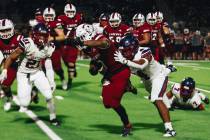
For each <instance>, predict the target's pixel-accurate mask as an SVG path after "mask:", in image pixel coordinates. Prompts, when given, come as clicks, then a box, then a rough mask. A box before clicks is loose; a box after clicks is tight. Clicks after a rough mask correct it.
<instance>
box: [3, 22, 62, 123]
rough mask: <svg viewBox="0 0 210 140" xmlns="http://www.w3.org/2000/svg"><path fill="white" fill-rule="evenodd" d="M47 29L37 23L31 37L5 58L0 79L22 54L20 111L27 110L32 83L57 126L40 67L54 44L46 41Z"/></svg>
mask: <svg viewBox="0 0 210 140" xmlns="http://www.w3.org/2000/svg"><path fill="white" fill-rule="evenodd" d="M48 37H49V33H48V29H47V27H46V26H45V25H44V24H43V23H38V24H37V25H36V26H34V28H33V30H32V38H23V39H22V40H21V41H20V43H19V47H17V48H16V49H15V51H14V52H13V53H12V54H11V55H10V56H9V57H8V58H7V59H6V61H5V63H4V67H3V71H2V73H1V75H0V81H1V82H3V81H4V80H5V79H6V78H7V76H8V75H9V73H8V68H9V67H10V65H11V64H12V63H13V62H14V61H15V60H17V59H18V58H20V57H21V56H23V59H22V61H21V63H20V65H19V67H18V72H17V92H18V99H19V102H20V110H19V111H20V112H25V111H27V106H29V104H30V100H31V90H32V85H33V84H34V85H35V86H36V87H37V88H38V89H39V91H40V92H41V93H42V94H43V96H44V97H45V98H46V102H47V107H48V109H49V112H50V122H51V124H52V125H55V126H58V125H59V124H60V123H59V121H58V120H57V119H56V114H55V105H54V102H53V95H52V92H53V91H52V90H51V86H50V83H49V81H48V79H47V78H46V76H45V74H44V72H43V71H42V69H41V61H42V60H43V59H49V58H50V57H51V55H52V53H53V51H54V50H55V47H54V44H52V43H49V42H48Z"/></svg>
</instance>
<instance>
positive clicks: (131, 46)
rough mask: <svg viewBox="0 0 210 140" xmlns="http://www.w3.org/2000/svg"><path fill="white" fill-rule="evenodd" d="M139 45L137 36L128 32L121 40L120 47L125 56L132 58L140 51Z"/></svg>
mask: <svg viewBox="0 0 210 140" xmlns="http://www.w3.org/2000/svg"><path fill="white" fill-rule="evenodd" d="M138 45H139V42H138V39H137V38H136V37H134V36H133V35H132V34H126V35H125V36H124V37H122V39H121V40H120V43H119V47H118V49H119V51H120V52H121V53H122V55H123V56H124V57H125V58H127V59H129V60H131V59H133V57H134V56H135V54H136V52H137V51H138V47H139V46H138Z"/></svg>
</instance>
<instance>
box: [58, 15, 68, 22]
mask: <svg viewBox="0 0 210 140" xmlns="http://www.w3.org/2000/svg"><path fill="white" fill-rule="evenodd" d="M65 19H66V15H59V16H58V17H57V21H58V22H62V21H63V20H65Z"/></svg>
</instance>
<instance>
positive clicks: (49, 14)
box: [43, 7, 56, 22]
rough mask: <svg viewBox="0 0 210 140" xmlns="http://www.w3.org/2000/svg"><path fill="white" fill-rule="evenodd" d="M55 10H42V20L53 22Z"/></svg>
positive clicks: (48, 8)
mask: <svg viewBox="0 0 210 140" xmlns="http://www.w3.org/2000/svg"><path fill="white" fill-rule="evenodd" d="M55 16H56V14H55V10H54V9H53V8H51V7H47V8H45V9H44V12H43V17H44V20H45V21H47V22H49V21H54V19H55Z"/></svg>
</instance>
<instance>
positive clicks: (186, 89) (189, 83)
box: [180, 77, 195, 99]
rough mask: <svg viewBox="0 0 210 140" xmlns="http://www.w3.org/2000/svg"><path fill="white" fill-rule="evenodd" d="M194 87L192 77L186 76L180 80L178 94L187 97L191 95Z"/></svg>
mask: <svg viewBox="0 0 210 140" xmlns="http://www.w3.org/2000/svg"><path fill="white" fill-rule="evenodd" d="M194 89H195V81H194V79H193V78H191V77H186V78H184V80H182V82H181V88H180V95H181V96H182V97H183V98H185V99H189V98H190V97H191V96H192V93H193V91H194Z"/></svg>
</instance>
